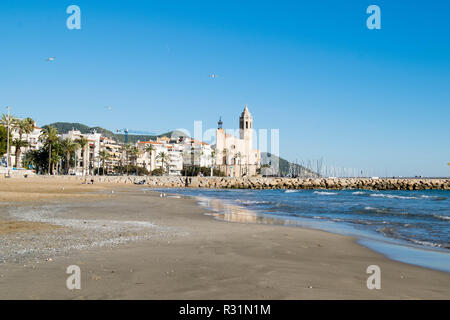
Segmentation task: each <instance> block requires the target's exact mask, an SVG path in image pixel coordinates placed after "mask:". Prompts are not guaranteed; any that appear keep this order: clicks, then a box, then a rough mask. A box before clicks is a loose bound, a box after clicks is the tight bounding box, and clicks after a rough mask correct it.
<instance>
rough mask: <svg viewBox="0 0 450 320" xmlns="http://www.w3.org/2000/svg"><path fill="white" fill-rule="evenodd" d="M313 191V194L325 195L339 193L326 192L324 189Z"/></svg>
mask: <svg viewBox="0 0 450 320" xmlns="http://www.w3.org/2000/svg"><path fill="white" fill-rule="evenodd" d="M313 193H315V194H321V195H326V196H332V195H336V194H339V193H337V192H326V191H314V192H313Z"/></svg>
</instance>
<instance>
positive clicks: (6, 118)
mask: <svg viewBox="0 0 450 320" xmlns="http://www.w3.org/2000/svg"><path fill="white" fill-rule="evenodd" d="M0 125H2V126H3V127H5V128H8V127H9V132H10V136H11V132H12V131H13V130H14V129H15V127H16V125H17V118H16V117H14V116H13V115H8V114H2V118H1V119H0ZM8 138H9V137H8ZM6 152H7V153H8V154H9V157H8V164H11V144H9V149H8V150H6Z"/></svg>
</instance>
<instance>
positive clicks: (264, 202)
mask: <svg viewBox="0 0 450 320" xmlns="http://www.w3.org/2000/svg"><path fill="white" fill-rule="evenodd" d="M236 201H237V202H240V203H242V204H269V203H270V201H264V200H261V201H258V200H236Z"/></svg>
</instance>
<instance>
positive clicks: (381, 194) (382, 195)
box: [370, 193, 418, 199]
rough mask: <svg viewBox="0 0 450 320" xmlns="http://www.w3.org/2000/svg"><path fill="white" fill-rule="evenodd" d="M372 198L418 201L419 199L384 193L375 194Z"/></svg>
mask: <svg viewBox="0 0 450 320" xmlns="http://www.w3.org/2000/svg"><path fill="white" fill-rule="evenodd" d="M370 196H371V197H376V198H388V199H418V198H417V197H408V196H399V195H396V194H383V193H374V194H371V195H370Z"/></svg>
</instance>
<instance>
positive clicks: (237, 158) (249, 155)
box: [215, 105, 261, 177]
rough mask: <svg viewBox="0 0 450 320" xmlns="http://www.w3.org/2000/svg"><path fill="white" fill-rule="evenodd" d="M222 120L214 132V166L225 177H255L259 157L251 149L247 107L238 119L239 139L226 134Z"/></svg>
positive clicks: (250, 116)
mask: <svg viewBox="0 0 450 320" xmlns="http://www.w3.org/2000/svg"><path fill="white" fill-rule="evenodd" d="M222 126H223V122H222V119H220V120H219V122H218V128H217V130H216V146H215V165H216V167H217V168H218V169H219V170H220V171H221V172H223V173H224V174H225V175H226V176H230V177H242V176H255V175H256V174H257V169H259V168H260V167H261V155H260V152H259V150H258V149H253V118H252V115H251V114H250V111H249V110H248V108H247V105H245V107H244V111H242V113H241V116H240V117H239V137H236V136H234V135H232V134H229V133H226V132H225V130H224V129H223V128H222Z"/></svg>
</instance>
